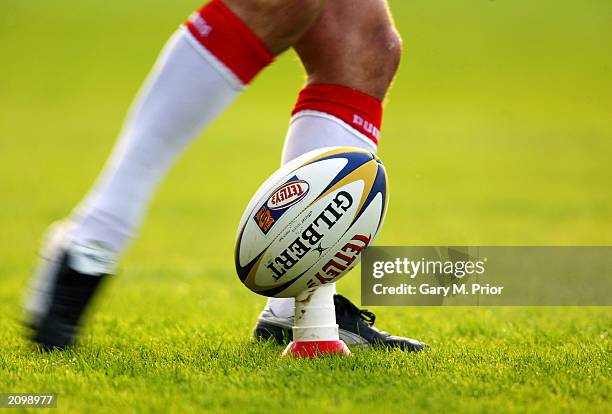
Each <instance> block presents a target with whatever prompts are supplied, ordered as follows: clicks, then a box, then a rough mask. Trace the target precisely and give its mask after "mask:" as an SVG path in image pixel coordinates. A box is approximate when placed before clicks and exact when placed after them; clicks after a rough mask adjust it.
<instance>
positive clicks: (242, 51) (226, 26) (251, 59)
mask: <svg viewBox="0 0 612 414" xmlns="http://www.w3.org/2000/svg"><path fill="white" fill-rule="evenodd" d="M185 26H186V27H187V29H189V31H190V32H191V34H192V35H193V36H194V37H195V39H196V40H197V41H198V42H199V43H200V44H202V46H204V47H205V48H206V49H207V50H208V51H209V52H210V53H212V54H213V55H214V56H215V57H216V58H217V59H219V60H220V61H221V62H222V63H223V64H224V65H225V66H227V68H228V69H230V70H231V71H232V72H233V73H234V74H235V75H236V76H237V77H238V78H239V79H240V80H241V81H242V83H243V84H245V85H246V84H248V83H250V82H251V80H253V78H254V77H255V75H257V74H258V73H259V71H261V70H262V69H263V68H265V67H266V66H268V65H269V64H270V63H271V62H272V60H273V59H274V55H272V53H271V52H270V51H269V50H268V48H267V47H266V45H265V44H264V43H263V42H262V41H261V39H259V38H258V37H257V35H255V33H253V31H252V30H251V29H250V28H249V27H248V26H247V25H246V24H244V22H243V21H242V20H240V18H239V17H238V16H236V15H235V14H234V12H232V11H231V10H230V9H229V8H228V7H227V6H226V5H225V4H223V2H221V0H212V1H211V2H210V3H208V4H206V5H204V6H203V7H202V8H201V9H200V10H198V11H197V12H196V13H194V14H192V15H191V17H190V18H189V20H188V21H187V22H186V23H185Z"/></svg>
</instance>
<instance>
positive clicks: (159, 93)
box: [71, 1, 273, 255]
mask: <svg viewBox="0 0 612 414" xmlns="http://www.w3.org/2000/svg"><path fill="white" fill-rule="evenodd" d="M272 58H273V56H272V55H271V54H270V53H269V52H268V51H267V49H266V48H265V46H264V45H263V43H261V41H260V40H259V39H258V38H257V37H256V36H255V35H254V34H253V33H252V32H251V31H250V29H248V27H247V26H246V25H244V23H243V22H241V21H240V20H239V19H238V17H237V16H235V15H234V14H233V13H232V12H231V11H230V10H229V9H228V8H227V7H226V6H224V5H223V3H222V2H220V1H213V2H211V3H209V4H207V5H206V6H204V7H203V8H202V9H200V10H199V11H198V12H196V13H194V14H193V15H192V16H191V17H190V20H189V21H188V22H187V23H186V24H185V25H184V26H182V27H181V28H180V30H178V31H177V33H176V34H175V35H174V36H173V37H172V38H171V39H170V41H169V42H168V44H167V45H166V47H165V48H164V51H163V52H162V54H161V56H160V58H159V60H158V62H157V63H156V65H155V67H154V69H153V71H152V73H151V74H150V76H149V78H148V80H147V82H146V83H145V85H144V87H143V88H142V90H141V92H140V94H139V97H138V98H137V100H136V102H135V104H134V106H133V108H132V111H131V113H130V115H129V117H128V119H127V122H126V125H125V126H124V128H123V131H122V134H121V136H120V140H119V142H118V144H117V145H116V147H115V149H114V151H113V154H112V156H111V158H110V159H109V161H108V163H107V165H106V167H105V169H104V171H103V173H102V174H101V176H100V177H99V178H98V181H97V183H96V185H95V187H94V189H93V190H92V191H91V192H90V193H89V195H88V196H87V197H86V198H85V200H84V201H83V202H82V203H81V204H80V205H79V206H78V207H77V208H76V209H75V212H74V215H73V221H74V224H75V226H74V230H73V233H72V235H71V237H72V239H73V240H74V242H75V243H79V244H91V243H92V242H95V243H98V244H99V243H102V244H104V245H105V247H106V248H108V249H110V250H111V251H113V252H115V253H116V254H117V255H119V254H121V252H122V251H123V250H124V249H125V247H126V244H127V243H128V242H129V241H130V240H131V239H132V238H133V237H134V235H135V233H136V232H137V230H138V228H139V226H140V224H141V222H142V220H143V217H144V215H145V213H146V210H147V207H148V205H149V202H150V199H151V196H152V195H153V193H154V191H155V189H156V187H157V186H158V184H159V182H160V181H161V180H162V179H163V177H164V176H165V175H166V173H167V171H168V170H169V168H170V167H171V166H172V165H173V163H174V161H175V160H176V159H177V157H178V156H179V155H180V154H181V153H182V152H183V151H184V150H185V149H186V147H187V146H188V145H189V144H190V143H191V142H192V141H193V140H194V138H196V137H197V136H198V134H199V133H200V132H201V131H202V129H203V128H204V127H205V126H206V125H208V124H209V123H210V122H211V121H212V120H214V119H215V118H216V117H217V116H218V115H219V114H220V113H221V112H222V111H223V110H224V109H225V108H226V107H227V106H228V105H229V104H230V103H232V102H233V100H234V99H235V98H236V96H237V95H238V94H239V92H240V91H241V90H242V89H243V88H244V86H245V85H246V84H248V83H249V82H250V81H251V80H252V79H253V77H254V76H255V75H256V74H257V73H258V72H259V71H260V70H261V69H263V68H264V67H265V66H266V65H267V64H269V63H270V62H271V61H272Z"/></svg>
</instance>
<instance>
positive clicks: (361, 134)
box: [265, 84, 382, 318]
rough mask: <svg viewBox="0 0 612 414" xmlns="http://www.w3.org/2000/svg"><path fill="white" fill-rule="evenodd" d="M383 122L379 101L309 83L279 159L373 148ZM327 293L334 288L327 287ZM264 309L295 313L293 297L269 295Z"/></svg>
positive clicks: (342, 88)
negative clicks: (336, 148)
mask: <svg viewBox="0 0 612 414" xmlns="http://www.w3.org/2000/svg"><path fill="white" fill-rule="evenodd" d="M381 122H382V105H381V102H380V101H379V100H378V99H376V98H374V97H371V96H369V95H366V94H364V93H362V92H359V91H357V90H354V89H350V88H347V87H345V86H341V85H333V84H316V85H308V86H306V87H305V88H304V89H303V90H302V91H301V92H300V95H299V97H298V101H297V103H296V106H295V108H294V110H293V117H292V118H291V122H290V124H289V131H288V132H287V137H286V139H285V145H284V148H283V157H282V163H283V164H284V163H287V162H289V161H291V160H292V159H294V158H296V157H298V156H300V155H302V154H305V153H306V152H308V151H312V150H314V149H317V148H323V147H333V146H347V147H357V148H363V149H366V150H368V151H372V152H376V149H377V145H378V138H379V135H380V125H381ZM329 292H330V293H329V294H330V295H333V294H334V293H335V292H336V289H335V283H334V288H333V289H329ZM265 310H268V311H271V312H272V313H273V314H274V315H275V316H277V317H279V318H290V317H293V316H294V311H295V299H294V298H268V303H267V304H266V308H265Z"/></svg>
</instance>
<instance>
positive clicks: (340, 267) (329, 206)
mask: <svg viewBox="0 0 612 414" xmlns="http://www.w3.org/2000/svg"><path fill="white" fill-rule="evenodd" d="M387 201H388V181H387V174H386V172H385V168H384V166H383V164H382V162H381V161H380V159H379V158H378V157H376V155H374V154H372V153H371V152H369V151H366V150H363V149H359V148H353V147H327V148H322V149H317V150H315V151H312V152H309V153H307V154H304V155H302V156H301V157H299V158H296V159H295V160H293V161H291V162H289V163H287V164H285V165H284V166H283V167H281V168H280V169H279V170H278V171H276V172H275V173H274V174H273V175H272V176H271V177H270V178H269V179H268V180H266V182H264V183H263V184H262V186H261V187H260V188H259V190H257V192H256V193H255V195H254V196H253V198H252V199H251V201H250V203H249V204H248V206H247V208H246V209H245V211H244V214H243V216H242V219H241V221H240V225H239V227H238V234H237V237H236V247H235V252H234V256H235V262H236V271H237V273H238V276H239V278H240V280H241V281H242V283H244V284H245V285H246V286H247V287H248V288H249V289H251V290H252V291H253V292H255V293H258V294H260V295H263V296H274V297H295V296H297V295H298V294H299V293H301V292H303V291H305V290H309V289H314V288H316V287H317V286H319V285H321V284H326V283H332V282H335V281H337V280H338V279H339V278H340V277H342V276H343V275H345V274H346V273H347V272H348V271H349V270H351V269H352V268H353V267H355V265H356V264H357V263H358V262H359V260H360V258H361V253H362V252H363V250H364V249H365V248H366V247H367V246H369V245H370V244H371V243H372V241H373V240H374V238H375V237H376V235H377V234H378V231H379V230H380V228H381V226H382V223H383V220H384V217H385V213H386V210H387Z"/></svg>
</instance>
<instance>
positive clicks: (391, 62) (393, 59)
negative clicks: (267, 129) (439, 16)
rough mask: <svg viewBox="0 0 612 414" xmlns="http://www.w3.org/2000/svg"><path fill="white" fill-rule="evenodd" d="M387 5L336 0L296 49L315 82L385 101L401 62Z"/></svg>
mask: <svg viewBox="0 0 612 414" xmlns="http://www.w3.org/2000/svg"><path fill="white" fill-rule="evenodd" d="M401 50H402V46H401V39H400V36H399V34H398V33H397V30H396V29H395V26H394V25H393V21H392V19H391V16H390V14H389V11H388V9H387V7H386V2H385V1H384V0H334V1H333V2H331V1H330V2H328V3H327V4H326V5H325V8H324V9H323V11H322V12H321V15H320V16H319V18H318V20H317V21H316V22H315V23H314V25H313V26H312V27H311V28H310V29H309V30H308V31H307V32H306V33H305V35H304V36H303V37H302V38H301V39H300V41H299V42H298V44H297V45H296V51H297V52H298V54H299V55H300V58H301V59H302V62H303V63H304V66H305V68H306V71H307V72H308V76H309V82H311V83H339V84H343V85H345V86H349V87H352V88H354V89H359V90H361V91H363V92H365V93H368V94H370V95H372V96H375V97H377V98H379V99H383V98H384V96H385V94H386V92H387V90H388V88H389V86H390V84H391V82H392V81H393V77H394V76H395V73H396V71H397V68H398V66H399V63H400V58H401Z"/></svg>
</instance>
